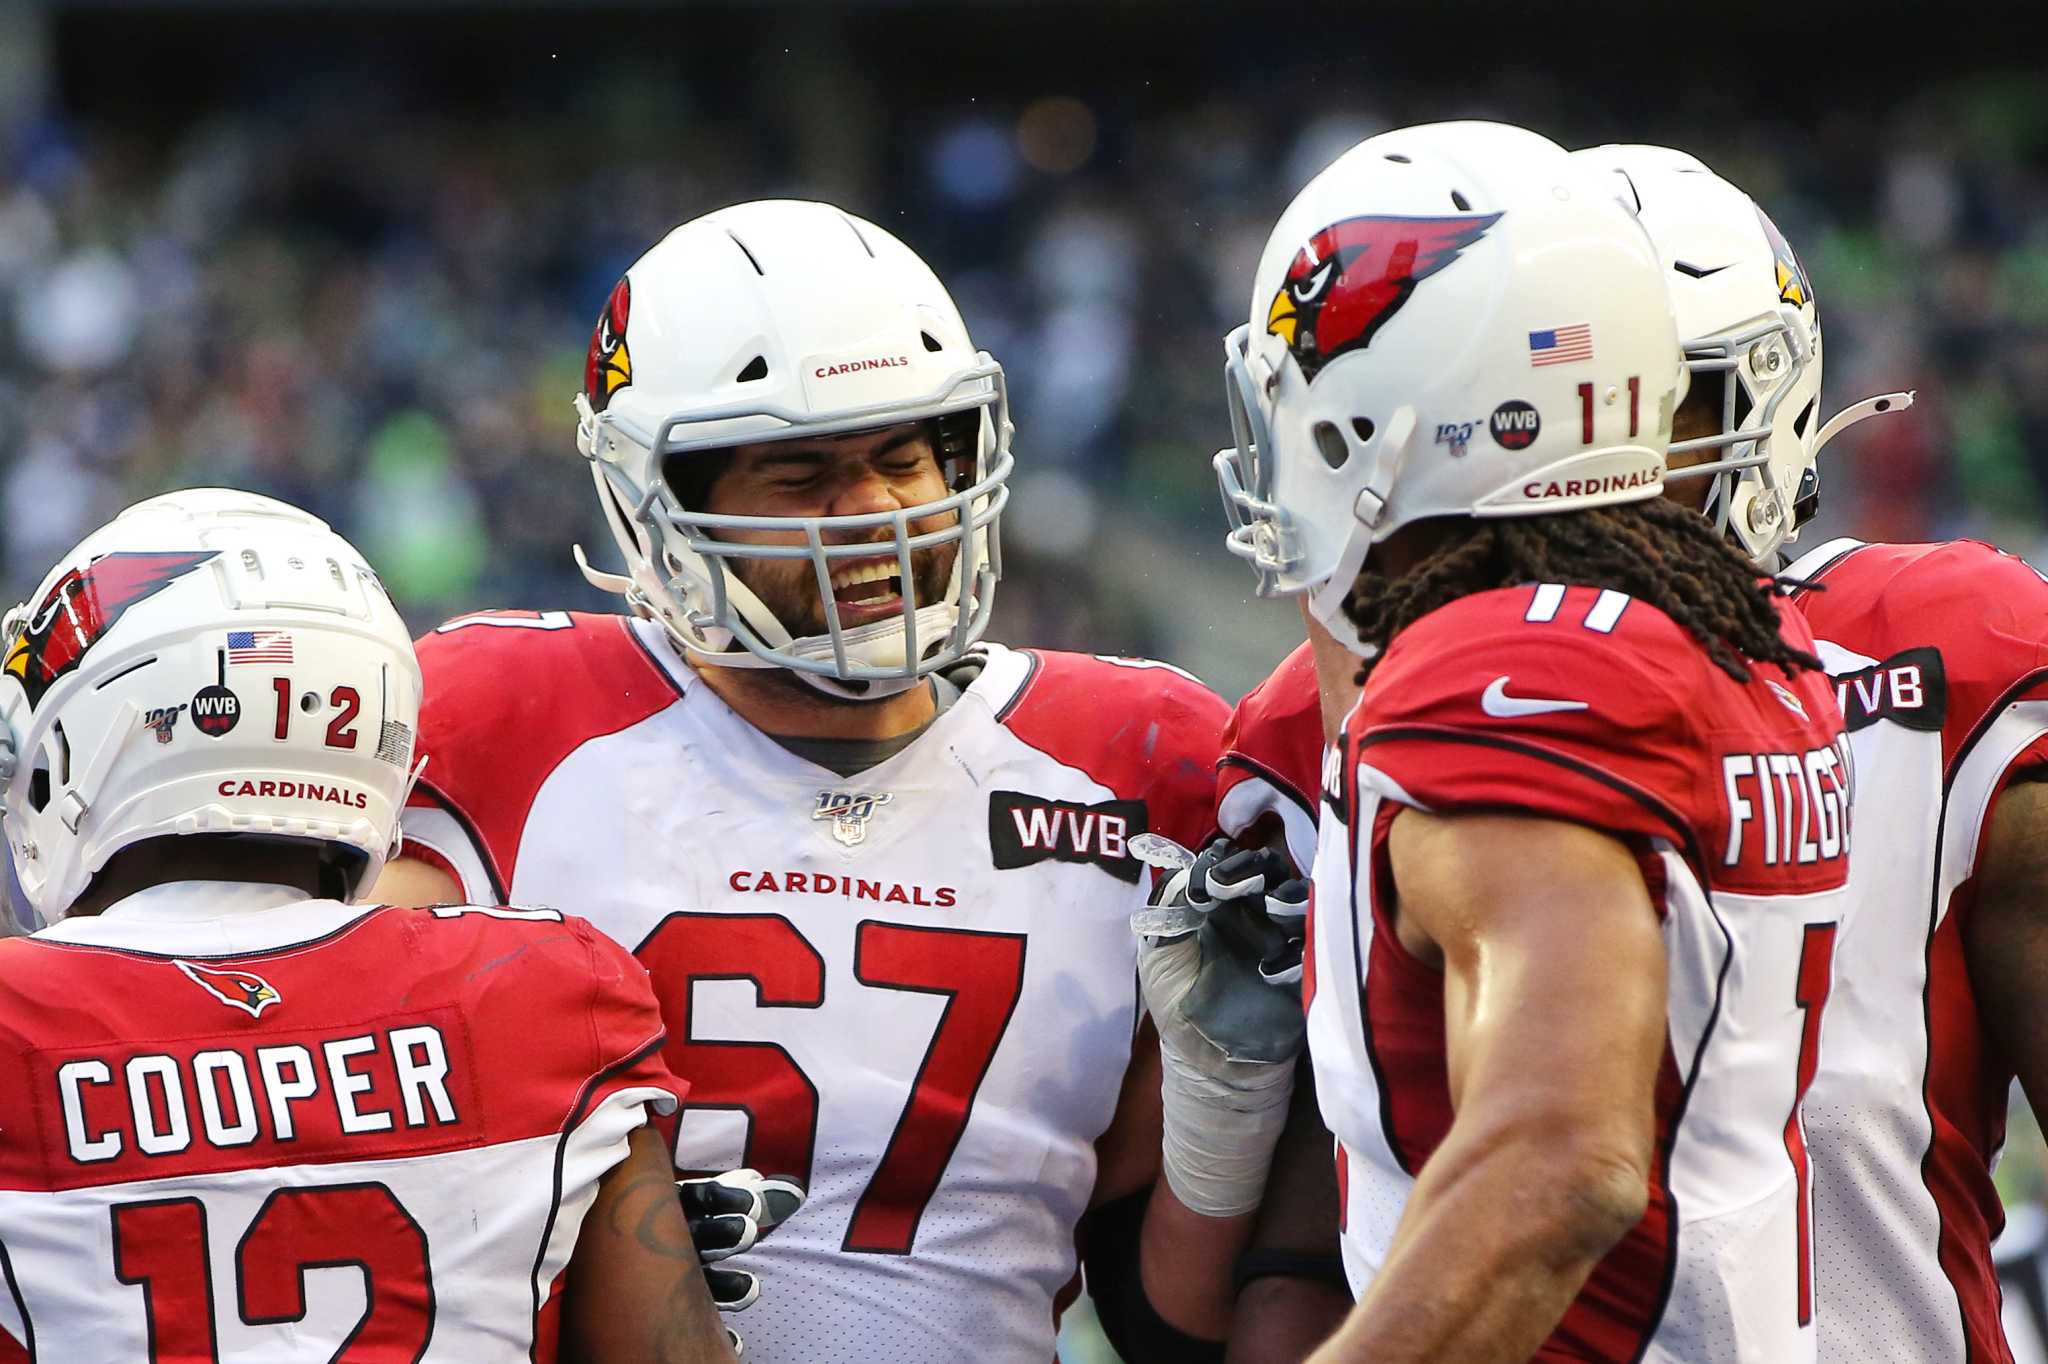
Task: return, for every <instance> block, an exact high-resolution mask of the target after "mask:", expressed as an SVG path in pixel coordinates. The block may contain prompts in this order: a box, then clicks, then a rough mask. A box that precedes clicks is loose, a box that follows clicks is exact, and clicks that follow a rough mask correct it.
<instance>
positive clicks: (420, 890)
mask: <svg viewBox="0 0 2048 1364" xmlns="http://www.w3.org/2000/svg"><path fill="white" fill-rule="evenodd" d="M366 898H368V899H369V900H370V902H371V903H373V904H380V905H404V906H407V907H411V908H417V907H418V906H421V905H459V904H461V903H462V901H463V894H462V887H461V886H459V885H457V884H456V883H455V878H454V877H452V876H450V875H449V874H448V873H447V872H445V871H442V870H441V869H440V868H439V867H437V866H435V865H434V864H433V863H431V862H427V861H423V860H421V859H420V858H417V857H400V858H397V859H396V860H394V861H390V862H386V863H385V864H384V870H383V871H382V872H381V873H380V874H379V875H378V877H377V884H376V885H374V886H372V887H370V893H369V895H368V896H367V897H366Z"/></svg>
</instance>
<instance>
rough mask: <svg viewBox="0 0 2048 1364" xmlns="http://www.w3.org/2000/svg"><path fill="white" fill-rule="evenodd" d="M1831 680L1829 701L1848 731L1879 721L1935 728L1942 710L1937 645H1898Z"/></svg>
mask: <svg viewBox="0 0 2048 1364" xmlns="http://www.w3.org/2000/svg"><path fill="white" fill-rule="evenodd" d="M1832 680H1833V682H1834V684H1835V704H1836V705H1838V706H1840V707H1841V708H1842V720H1843V722H1844V723H1845V724H1846V725H1847V726H1848V729H1849V731H1850V732H1851V733H1852V734H1853V733H1854V732H1855V731H1857V730H1859V729H1862V728H1863V727H1864V726H1866V725H1874V724H1876V723H1877V722H1878V721H1879V720H1891V721H1894V722H1896V723H1898V724H1901V725H1904V726H1905V727H1906V728H1907V729H1924V730H1928V731H1930V732H1934V733H1939V732H1940V730H1941V727H1942V724H1943V723H1944V721H1945V719H1946V717H1947V715H1948V674H1947V673H1946V672H1944V671H1943V670H1942V666H1941V650H1939V649H1934V648H1925V647H1923V648H1919V649H1906V650H1902V651H1901V652H1899V653H1896V654H1893V655H1892V656H1891V657H1890V658H1887V659H1885V660H1884V661H1883V662H1882V663H1873V664H1871V665H1870V666H1869V667H1867V668H1860V669H1858V670H1857V671H1855V672H1853V673H1841V674H1838V675H1837V676H1836V677H1834V678H1833V679H1832Z"/></svg>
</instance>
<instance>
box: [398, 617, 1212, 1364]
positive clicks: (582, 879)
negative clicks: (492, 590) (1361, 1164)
mask: <svg viewBox="0 0 2048 1364" xmlns="http://www.w3.org/2000/svg"><path fill="white" fill-rule="evenodd" d="M515 620H516V621H518V622H519V624H518V625H514V624H513V622H514V621H515ZM505 624H506V628H496V627H495V626H494V624H493V623H492V619H491V618H489V617H485V618H481V619H477V618H472V619H471V620H470V622H469V623H468V624H465V625H464V626H463V627H462V628H459V629H454V630H450V631H448V632H446V633H441V634H435V635H432V636H429V637H428V638H427V639H426V640H424V641H423V642H422V643H421V646H420V658H421V663H422V666H423V667H424V669H425V672H426V684H427V689H426V707H425V712H424V718H423V722H422V740H421V741H422V744H423V746H424V750H425V752H426V753H427V754H428V755H429V757H430V763H429V766H428V769H427V772H428V775H427V776H426V777H425V778H424V779H423V781H422V783H421V788H420V791H419V792H418V794H417V795H416V797H415V805H414V808H413V809H411V810H408V812H407V815H406V825H405V827H406V840H407V850H408V852H410V853H414V854H422V855H426V856H429V857H431V858H435V859H438V860H439V861H440V862H441V863H442V864H443V865H444V866H445V867H446V868H447V869H448V870H450V871H451V872H453V873H455V874H456V875H458V876H459V877H460V878H461V880H462V882H463V884H464V886H465V887H466V888H467V889H468V891H469V893H470V894H471V895H482V896H496V897H500V898H509V899H510V900H511V901H513V902H516V903H541V904H553V905H560V906H562V907H564V908H573V909H574V910H575V911H576V912H578V913H582V914H587V915H590V916H591V917H592V919H593V920H594V922H596V923H597V924H598V925H599V926H600V927H601V928H603V929H604V930H605V931H606V932H608V933H610V934H611V935H612V936H613V937H614V938H615V939H617V940H618V941H619V942H620V943H623V944H625V945H627V946H630V947H632V948H633V949H634V950H635V951H636V952H637V954H638V955H639V957H640V959H641V960H642V961H643V962H644V963H645V964H646V965H647V968H648V970H649V971H650V972H651V973H652V975H653V978H654V982H655V987H656V992H657V994H658V995H659V997H660V999H661V1006H662V1009H663V1012H664V1014H665V1016H666V1018H667V1020H668V1026H669V1034H670V1039H671V1040H670V1045H669V1049H668V1052H667V1058H668V1060H669V1062H670V1064H671V1066H672V1067H673V1068H674V1069H675V1071H676V1072H677V1073H678V1074H679V1075H682V1076H684V1077H685V1078H687V1080H688V1081H689V1083H690V1085H691V1096H690V1103H689V1106H688V1108H687V1110H686V1113H685V1116H684V1118H683V1120H682V1123H681V1127H680V1131H679V1133H678V1148H677V1161H678V1164H679V1165H680V1166H682V1167H683V1168H687V1169H699V1170H713V1169H724V1168H729V1167H731V1166H734V1165H740V1164H746V1165H750V1166H753V1167H754V1168H756V1169H760V1170H764V1171H772V1172H775V1173H778V1174H790V1175H794V1176H796V1177H798V1178H800V1179H804V1180H805V1181H806V1182H807V1183H808V1185H809V1188H810V1202H809V1203H808V1204H807V1205H806V1206H805V1208H804V1210H803V1211H802V1213H800V1214H799V1215H798V1216H797V1217H796V1218H794V1219H792V1220H791V1221H790V1222H789V1223H788V1224H787V1225H786V1226H784V1227H783V1228H782V1229H781V1230H779V1231H778V1232H777V1233H776V1235H775V1236H774V1238H773V1239H772V1240H769V1241H767V1242H764V1243H763V1245H762V1246H761V1247H760V1249H759V1250H757V1251H754V1252H751V1253H750V1254H751V1256H752V1257H753V1258H754V1259H756V1260H757V1261H758V1264H759V1268H760V1270H761V1272H762V1274H763V1276H764V1278H770V1279H771V1281H772V1283H773V1285H774V1287H773V1289H772V1291H770V1292H769V1293H767V1294H766V1295H765V1296H764V1297H763V1298H762V1300H761V1302H760V1303H759V1304H758V1305H756V1306H755V1307H753V1308H751V1309H749V1310H748V1313H747V1322H746V1331H745V1334H746V1337H747V1353H748V1357H749V1358H756V1357H758V1358H760V1359H761V1360H763V1361H765V1362H766V1364H781V1362H782V1361H789V1362H790V1364H795V1362H796V1361H803V1362H804V1364H833V1362H834V1361H847V1362H848V1364H851V1362H852V1361H867V1360H874V1359H888V1360H892V1361H905V1362H906V1364H918V1362H919V1361H931V1362H932V1364H939V1361H944V1362H945V1364H956V1361H959V1360H963V1359H1019V1360H1025V1359H1033V1360H1039V1359H1045V1358H1048V1357H1050V1355H1051V1352H1052V1348H1053V1338H1054V1305H1055V1301H1056V1299H1057V1297H1058V1295H1059V1294H1060V1292H1061V1290H1062V1288H1063V1287H1064V1286H1065V1285H1066V1284H1067V1283H1068V1281H1069V1280H1070V1278H1071V1277H1072V1275H1073V1272H1074V1264H1075V1255H1074V1248H1073V1234H1074V1228H1075V1224H1076V1222H1077V1221H1078V1219H1079V1218H1080V1216H1081V1214H1082V1212H1083V1211H1084V1210H1085V1209H1086V1207H1087V1206H1088V1202H1089V1198H1090V1195H1091V1191H1092V1190H1093V1188H1094V1185H1095V1179H1096V1165H1095V1152H1094V1147H1093V1143H1094V1142H1095V1140H1096V1138H1097V1137H1099V1136H1100V1135H1101V1134H1102V1132H1103V1131H1104V1129H1105V1128H1107V1127H1108V1125H1109V1123H1110V1121H1111V1118H1112V1116H1113V1115H1114V1113H1115V1112H1116V1108H1117V1101H1118V1093H1119V1088H1120V1086H1121V1084H1122V1081H1123V1079H1124V1075H1125V1071H1126V1069H1127V1068H1128V1066H1129V1063H1130V1060H1131V1049H1132V1039H1133V1034H1134V1031H1135V1029H1136V1026H1137V989H1136V941H1135V939H1133V937H1132V936H1131V932H1130V928H1129V917H1130V914H1131V913H1132V911H1133V910H1135V909H1137V908H1139V907H1140V906H1142V905H1143V904H1144V902H1145V899H1146V896H1147V892H1148V889H1149V885H1148V882H1147V881H1146V879H1145V878H1144V877H1143V876H1142V875H1141V872H1142V868H1141V866H1140V864H1139V863H1138V862H1137V861H1136V860H1135V859H1133V858H1132V857H1131V856H1130V854H1129V849H1128V839H1129V838H1130V837H1131V836H1132V835H1134V834H1136V833H1140V832H1144V831H1147V830H1151V831H1157V832H1161V833H1165V834H1167V835H1169V836H1170V837H1172V838H1174V839H1176V840H1177V841H1179V842H1182V843H1185V844H1190V845H1192V844H1196V843H1199V842H1200V841H1201V839H1202V837H1203V835H1204V834H1206V833H1207V831H1208V829H1209V822H1210V810H1211V805H1212V802H1213V799H1214V770H1213V769H1214V762H1215V757H1216V751H1217V744H1218V739H1219V736H1220V732H1221V729H1222V726H1223V721H1224V716H1225V711H1224V707H1223V705H1222V703H1221V702H1220V701H1219V700H1217V698H1216V697H1215V696H1214V695H1213V694H1212V693H1210V692H1209V691H1208V690H1207V689H1206V688H1204V687H1202V686H1201V685H1200V684H1198V683H1195V682H1193V681H1192V680H1190V679H1188V678H1187V677H1185V675H1183V674H1181V673H1178V672H1176V671H1174V670H1172V669H1168V668H1162V667H1157V666H1133V665H1128V664H1123V663H1119V662H1116V661H1113V660H1102V659H1094V658H1087V657H1081V656H1076V655H1069V654H1058V653H1039V652H1020V651H1013V650H1010V649H1005V648H1001V647H999V646H992V645H991V646H983V647H982V648H980V649H979V650H977V651H976V653H975V654H974V655H972V656H971V657H972V659H973V660H974V661H976V662H978V663H979V665H980V667H979V672H978V675H976V676H974V677H973V679H972V680H971V681H968V682H966V685H965V689H964V692H963V694H962V695H960V696H959V698H958V699H957V700H955V701H954V702H953V704H952V705H951V706H950V707H949V708H948V709H947V710H946V711H945V712H944V713H942V714H941V715H940V716H939V717H938V719H937V720H936V721H935V722H934V723H933V724H932V726H931V727H930V728H929V729H928V730H927V731H925V732H924V733H923V734H922V735H920V736H919V737H918V738H917V739H916V740H915V741H914V742H912V743H911V744H910V745H909V746H908V747H906V748H904V749H903V750H902V751H900V752H898V753H896V754H895V755H894V756H893V757H891V758H889V759H888V760H886V761H884V762H882V763H880V764H878V765H876V766H874V767H871V768H869V769H867V770H865V771H863V772H861V773H860V774H859V775H858V776H857V777H856V778H851V779H848V778H842V777H839V776H837V775H836V774H834V773H832V772H829V771H827V770H825V769H824V768H821V767H817V766H815V765H813V764H812V763H810V762H808V761H806V760H805V759H803V758H801V757H798V756H797V755H795V754H793V753H791V752H790V751H789V750H787V749H785V748H783V747H782V746H781V745H779V744H777V743H776V742H775V741H774V740H773V739H771V738H769V737H768V736H767V735H765V734H762V733H761V732H760V731H759V730H757V729H755V728H754V727H753V726H751V725H749V724H748V723H746V722H745V721H744V720H742V719H741V718H740V717H739V716H738V715H736V714H735V713H734V712H733V711H732V710H730V709H729V708H728V707H727V706H726V705H725V703H724V702H723V701H721V700H720V699H719V698H718V696H717V694H716V693H714V692H713V691H712V690H711V689H710V688H708V687H706V686H704V685H702V684H701V683H700V682H699V681H697V680H696V678H695V676H694V674H692V673H691V671H690V670H689V669H688V668H687V667H686V666H684V665H683V664H682V662H681V661H680V660H679V659H678V658H677V657H676V655H675V653H674V651H673V650H672V648H671V646H670V645H669V643H668V642H667V638H666V636H664V635H663V634H662V633H661V632H660V630H659V629H657V628H656V627H654V626H653V625H651V624H648V623H644V622H641V623H633V622H627V621H624V620H621V619H619V618H617V617H610V616H575V617H572V618H571V622H570V628H564V629H546V630H543V629H534V628H522V627H526V626H528V625H529V624H530V622H529V621H527V620H526V619H523V618H518V617H507V618H505ZM963 680H964V674H963ZM884 797H886V800H884Z"/></svg>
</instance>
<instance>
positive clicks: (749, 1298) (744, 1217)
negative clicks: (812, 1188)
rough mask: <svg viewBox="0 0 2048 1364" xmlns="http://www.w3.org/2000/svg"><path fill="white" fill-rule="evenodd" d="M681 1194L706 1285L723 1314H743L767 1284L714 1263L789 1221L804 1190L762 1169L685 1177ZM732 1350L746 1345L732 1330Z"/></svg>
mask: <svg viewBox="0 0 2048 1364" xmlns="http://www.w3.org/2000/svg"><path fill="white" fill-rule="evenodd" d="M676 1195H677V1197H679V1198H680V1199H681V1200H682V1203H683V1216H684V1217H685V1218H686V1219H687V1220H688V1221H689V1224H690V1239H691V1240H692V1241H694V1242H695V1243H696V1245H697V1258H698V1259H699V1260H702V1261H703V1262H704V1283H705V1286H706V1287H707V1288H709V1289H710V1291H711V1301H712V1303H713V1305H715V1306H716V1307H717V1308H718V1310H719V1311H721V1312H743V1311H745V1310H746V1309H747V1308H749V1307H752V1306H753V1305H754V1303H755V1302H756V1301H758V1300H759V1298H760V1296H761V1280H760V1278H759V1277H758V1276H756V1275H754V1274H752V1273H750V1272H749V1271H747V1270H744V1269H723V1268H721V1269H713V1268H712V1265H713V1264H715V1263H717V1262H718V1261H720V1260H725V1259H729V1258H731V1257H732V1256H734V1255H743V1254H745V1253H746V1252H747V1251H749V1250H752V1249H753V1248H754V1244H755V1243H756V1242H757V1241H759V1240H760V1239H761V1238H762V1237H764V1236H766V1235H767V1234H768V1233H769V1232H771V1231H773V1230H775V1229H776V1228H777V1227H779V1226H781V1225H782V1224H783V1223H784V1222H787V1221H788V1220H789V1219H790V1218H791V1217H792V1216H794V1215H795V1213H796V1211H797V1209H799V1208H801V1207H802V1206H803V1205H804V1198H805V1194H804V1187H803V1185H801V1184H799V1183H797V1182H796V1181H795V1180H793V1179H777V1178H773V1177H770V1176H766V1175H763V1174H762V1173H761V1172H760V1171H758V1170H727V1171H726V1172H725V1173H724V1174H719V1175H713V1176H711V1177H710V1178H708V1179H679V1180H677V1181H676ZM725 1334H726V1336H727V1337H728V1338H729V1339H730V1340H731V1341H732V1352H733V1354H735V1355H741V1354H744V1353H745V1352H746V1346H745V1345H744V1344H742V1343H741V1341H740V1337H739V1333H738V1332H737V1331H735V1330H733V1329H732V1328H731V1327H727V1328H726V1331H725Z"/></svg>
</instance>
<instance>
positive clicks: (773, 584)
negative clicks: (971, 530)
mask: <svg viewBox="0 0 2048 1364" xmlns="http://www.w3.org/2000/svg"><path fill="white" fill-rule="evenodd" d="M913 533H916V534H923V533H924V528H922V527H913ZM883 547H884V546H883V545H877V546H876V548H877V549H881V548H883ZM959 556H960V545H959V542H958V541H954V542H952V543H949V544H943V545H933V546H931V547H929V548H927V549H919V550H913V551H911V555H910V576H911V579H912V582H911V584H910V591H909V593H908V594H906V595H908V597H909V598H910V600H909V605H910V608H911V609H912V610H916V609H917V608H919V607H924V606H931V605H933V604H935V603H938V602H942V601H944V600H945V599H946V597H947V595H948V589H950V588H951V586H952V582H953V564H954V562H955V561H956V560H957V559H958V558H959ZM726 563H727V566H728V568H730V570H731V571H732V574H733V576H734V577H736V578H738V579H739V580H740V582H741V583H743V584H745V586H746V588H747V590H748V591H750V592H752V593H753V594H754V595H755V596H756V597H758V598H760V601H761V604H762V605H763V606H765V607H767V608H768V609H769V610H770V611H771V612H773V613H774V615H775V618H776V619H777V620H779V621H781V622H782V626H783V628H784V629H786V630H788V631H789V633H790V635H791V636H792V637H793V638H796V639H804V638H806V637H808V636H813V635H822V634H824V633H826V630H827V625H826V620H825V603H824V600H823V599H822V598H821V597H820V596H819V595H818V571H817V568H816V567H815V566H814V565H813V564H812V562H811V561H810V560H809V559H739V558H734V559H728V560H727V561H726Z"/></svg>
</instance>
